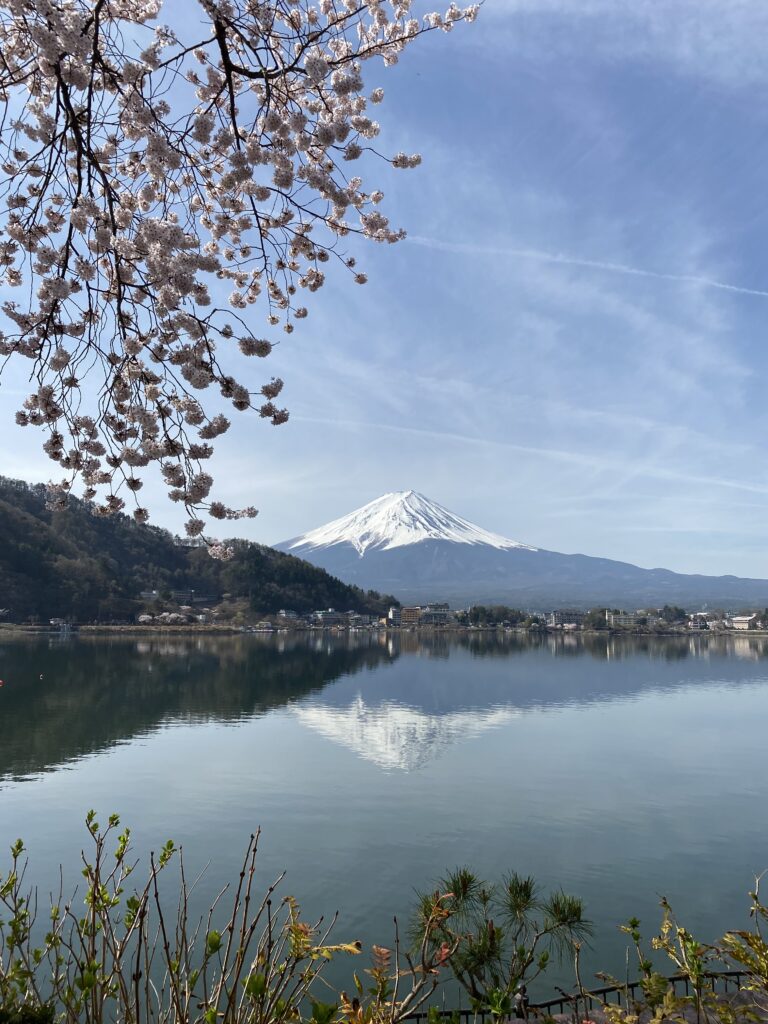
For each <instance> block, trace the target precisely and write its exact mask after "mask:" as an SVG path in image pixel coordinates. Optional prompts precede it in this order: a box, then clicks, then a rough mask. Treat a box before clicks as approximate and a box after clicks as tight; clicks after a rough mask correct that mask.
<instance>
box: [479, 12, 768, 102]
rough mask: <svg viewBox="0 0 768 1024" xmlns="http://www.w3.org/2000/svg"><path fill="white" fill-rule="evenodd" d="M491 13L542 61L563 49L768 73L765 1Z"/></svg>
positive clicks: (742, 79) (714, 70) (739, 77)
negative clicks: (505, 22)
mask: <svg viewBox="0 0 768 1024" xmlns="http://www.w3.org/2000/svg"><path fill="white" fill-rule="evenodd" d="M483 17H484V18H487V19H489V20H491V21H492V22H493V24H494V27H495V29H496V32H497V33H498V21H499V19H500V18H504V19H505V20H508V21H509V33H505V34H504V35H505V42H506V43H507V44H510V43H511V46H512V49H513V52H515V51H516V52H518V53H523V54H525V53H527V54H529V55H530V56H535V57H537V58H540V59H542V60H548V59H549V60H551V59H553V58H554V59H557V58H558V57H559V56H561V55H562V54H563V53H575V54H578V55H579V57H583V56H584V55H585V54H589V56H590V58H591V59H593V60H594V59H596V58H597V59H599V58H601V57H602V58H603V59H605V58H607V59H610V60H617V59H627V58H637V59H641V60H648V59H656V60H659V59H660V60H664V61H666V62H668V63H669V64H671V65H672V66H673V68H674V70H676V71H678V72H685V73H689V74H690V73H692V74H696V75H700V76H703V77H706V78H715V79H719V80H720V81H722V82H727V83H728V84H731V85H744V84H746V83H748V82H755V81H757V80H764V79H765V78H766V76H767V75H768V65H766V61H765V45H764V41H765V38H766V35H768V7H767V6H766V4H765V3H764V2H763V0H738V2H734V3H723V0H633V2H632V3H627V2H626V0H491V2H489V3H487V4H486V5H485V7H484V9H483ZM585 38H588V46H587V47H585V45H584V44H585Z"/></svg>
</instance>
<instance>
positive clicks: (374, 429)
mask: <svg viewBox="0 0 768 1024" xmlns="http://www.w3.org/2000/svg"><path fill="white" fill-rule="evenodd" d="M294 418H295V420H296V421H297V422H300V423H312V424H316V425H319V426H327V427H335V428H338V429H343V430H346V429H350V428H351V429H353V430H355V431H358V432H360V433H365V434H366V435H367V436H374V435H375V434H376V433H378V432H383V433H394V434H406V435H411V436H413V437H421V438H425V439H431V440H435V441H440V442H443V443H451V444H465V445H473V446H476V447H480V448H498V449H504V450H506V451H510V452H517V453H519V454H521V455H530V456H534V457H535V458H537V459H541V458H544V459H550V460H553V461H556V462H563V463H568V464H569V465H572V466H575V465H578V466H583V467H585V468H591V469H598V470H604V471H609V472H617V471H619V470H626V468H627V460H626V459H624V458H622V459H616V458H611V457H610V456H608V455H602V454H596V453H594V452H579V451H576V450H573V451H571V450H568V449H564V448H549V447H544V446H538V445H528V444H516V443H515V442H513V441H505V440H498V439H493V438H488V437H473V436H472V435H468V434H458V433H454V432H452V431H448V430H430V429H428V428H422V427H413V426H406V425H404V424H396V423H374V422H365V421H363V420H348V419H335V418H333V417H320V416H296V417H294ZM637 475H638V476H644V477H649V478H653V479H656V480H664V481H675V482H676V483H681V484H698V485H702V486H704V487H719V488H723V489H725V490H732V491H739V492H744V493H746V494H765V495H768V484H760V483H756V482H750V481H746V480H737V479H729V478H727V477H717V476H710V475H707V474H692V473H685V472H681V471H680V470H679V469H678V468H676V467H675V468H673V467H667V468H665V467H663V466H659V465H656V464H655V463H654V462H652V461H648V462H646V463H640V465H639V469H638V472H637Z"/></svg>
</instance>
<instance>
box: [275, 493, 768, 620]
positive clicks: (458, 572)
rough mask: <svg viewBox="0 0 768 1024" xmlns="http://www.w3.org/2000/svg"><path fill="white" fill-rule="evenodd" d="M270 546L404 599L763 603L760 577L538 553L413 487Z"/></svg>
mask: <svg viewBox="0 0 768 1024" xmlns="http://www.w3.org/2000/svg"><path fill="white" fill-rule="evenodd" d="M275 547H276V548H277V550H278V551H283V552H287V553H290V554H292V555H297V556H298V557H300V558H304V559H306V560H307V561H309V562H312V564H313V565H317V566H319V567H321V568H323V569H326V570H327V571H328V572H330V573H332V574H333V575H334V576H338V577H339V579H343V580H345V581H346V582H348V583H354V584H356V585H357V586H359V587H363V588H368V587H372V588H374V589H376V590H379V591H381V590H384V591H386V592H388V593H395V594H397V595H398V597H399V598H400V599H401V600H402V601H405V602H406V603H407V602H409V601H411V602H424V601H430V600H433V601H434V600H443V601H449V602H450V603H451V604H453V605H454V606H460V605H466V604H469V603H486V604H487V603H503V604H510V605H517V606H520V607H523V608H540V609H544V608H552V607H558V606H560V607H563V606H571V607H584V608H586V607H593V606H595V605H610V606H621V607H627V606H630V607H644V606H661V605H663V604H681V605H683V606H686V607H691V606H693V605H701V604H705V603H706V604H709V605H724V606H726V607H731V606H737V607H741V606H757V605H760V606H764V605H768V580H761V579H743V578H740V577H737V576H702V575H686V574H683V573H675V572H672V571H671V570H669V569H642V568H640V567H639V566H636V565H632V564H631V563H629V562H618V561H615V560H612V559H609V558H595V557H592V556H590V555H580V554H561V553H559V552H556V551H546V550H543V549H539V548H535V547H532V546H531V545H528V544H524V543H521V542H520V541H515V540H510V539H509V538H506V537H502V536H500V535H499V534H495V533H490V532H489V531H487V530H484V529H483V528H482V527H480V526H476V525H475V524H474V523H470V522H469V521H468V520H466V519H463V518H462V517H460V516H457V515H455V514H454V513H452V512H450V511H448V509H445V508H443V506H441V505H439V504H437V502H434V501H431V500H430V499H429V498H426V497H425V496H424V495H422V494H418V493H417V492H415V491H398V492H394V493H391V494H385V495H382V497H380V498H377V499H376V500H375V501H372V502H369V503H368V504H367V505H364V506H362V507H361V508H359V509H356V510H355V511H354V512H351V513H349V514H347V515H345V516H342V517H341V518H339V519H335V520H333V521H332V522H330V523H327V524H326V525H324V526H321V527H319V528H317V529H314V530H311V531H309V532H308V533H305V534H302V535H301V536H300V537H294V538H292V539H291V540H287V541H283V542H282V543H280V544H277V545H275Z"/></svg>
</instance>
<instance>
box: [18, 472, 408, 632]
mask: <svg viewBox="0 0 768 1024" xmlns="http://www.w3.org/2000/svg"><path fill="white" fill-rule="evenodd" d="M228 543H230V544H231V545H232V546H233V547H234V548H235V555H234V557H233V558H232V559H231V560H230V561H228V562H219V561H216V560H215V559H212V558H211V557H210V556H209V555H208V553H207V551H206V550H205V548H199V547H198V548H195V547H188V546H186V545H185V543H183V542H181V541H179V539H178V538H175V537H174V536H173V535H172V534H170V533H169V532H168V531H167V530H161V529H158V528H157V527H153V526H140V525H138V524H137V523H135V522H134V521H133V520H132V519H129V518H128V517H127V516H113V517H110V518H108V519H101V518H98V517H97V516H93V515H91V513H90V511H89V510H88V507H87V505H85V504H84V503H83V502H81V501H78V500H77V499H75V498H73V499H71V501H70V503H69V506H68V508H67V509H65V510H64V511H59V512H54V511H50V510H49V509H47V508H46V507H45V488H44V487H43V486H42V485H32V486H30V485H29V484H25V483H23V482H21V481H19V480H9V479H7V478H5V477H0V608H3V609H8V614H7V616H6V618H7V619H8V620H10V621H13V622H26V621H29V620H31V619H34V618H39V619H43V620H45V619H47V618H51V617H54V616H60V617H62V618H71V619H73V620H75V621H79V622H92V621H96V622H109V621H114V620H127V619H131V618H133V616H134V615H135V614H136V613H137V612H138V611H139V610H140V609H141V607H142V606H143V605H144V604H145V602H144V601H142V599H141V597H140V595H141V592H142V591H150V590H157V591H159V592H160V593H161V594H163V595H169V594H170V592H171V591H184V590H194V591H195V592H196V594H198V595H206V596H207V597H208V598H209V599H210V601H211V603H215V602H217V601H219V600H220V599H221V596H222V595H223V594H228V595H230V596H231V597H232V598H234V599H238V598H239V599H247V600H248V601H249V604H250V608H251V610H252V611H253V612H256V613H261V614H268V613H270V612H275V611H277V610H278V609H279V608H292V609H294V610H295V611H297V612H307V611H311V610H312V609H314V608H329V607H333V608H339V609H344V610H347V609H355V610H356V611H359V612H368V613H379V612H382V611H383V610H385V608H386V607H387V606H388V605H389V604H391V603H392V602H393V599H392V598H389V597H382V596H381V595H379V594H376V593H374V592H373V591H369V592H367V593H366V592H365V591H363V590H360V589H359V588H357V587H350V586H347V585H346V584H344V583H342V582H341V581H340V580H337V579H335V578H334V577H333V576H329V575H328V573H326V572H325V571H324V570H322V569H317V568H315V567H314V566H312V565H310V564H309V563H308V562H303V561H301V559H298V558H294V557H292V556H291V555H284V554H281V553H280V552H277V551H274V550H273V549H272V548H269V547H265V546H263V545H261V544H252V543H250V542H248V541H242V540H235V541H229V542H228Z"/></svg>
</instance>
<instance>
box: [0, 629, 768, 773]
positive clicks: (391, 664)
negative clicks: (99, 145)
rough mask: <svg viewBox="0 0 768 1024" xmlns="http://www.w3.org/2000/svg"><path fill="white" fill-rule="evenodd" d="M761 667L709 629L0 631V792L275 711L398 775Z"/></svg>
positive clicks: (735, 642)
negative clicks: (568, 716)
mask: <svg viewBox="0 0 768 1024" xmlns="http://www.w3.org/2000/svg"><path fill="white" fill-rule="evenodd" d="M767 658H768V640H766V638H764V637H748V636H739V637H718V636H715V635H713V636H702V637H693V636H691V637H688V636H680V637H674V638H655V637H650V636H648V637H627V638H620V637H612V636H609V635H602V636H584V637H578V636H575V635H570V634H569V635H566V636H555V635H551V634H550V635H549V636H541V635H536V634H531V635H521V634H517V635H515V634H513V635H508V636H504V635H501V634H500V635H496V634H492V635H488V634H469V635H466V634H465V635H460V636H458V637H448V636H443V635H436V636H418V635H416V634H402V635H400V636H387V635H386V634H383V633H382V634H376V633H373V634H370V633H359V634H354V633H350V634H348V635H342V636H334V635H332V634H329V633H327V632H325V633H322V632H319V633H315V634H311V635H310V634H298V635H286V636H282V635H281V636H277V637H263V638H262V637H257V636H246V637H240V636H237V637H214V636H202V637H199V638H197V639H194V640H192V639H187V638H162V637H159V636H148V637H146V638H142V639H135V638H133V639H129V638H127V637H126V638H123V637H121V638H120V639H118V638H116V637H112V638H109V639H91V640H88V639H86V638H85V637H83V638H81V639H80V640H70V641H66V642H64V643H61V642H59V641H56V642H55V643H53V644H49V642H48V641H47V640H38V639H32V638H30V639H24V640H22V639H19V640H18V641H16V640H11V639H6V638H5V637H3V638H0V665H2V673H1V674H2V677H3V684H4V685H3V687H2V689H0V724H2V735H3V742H2V744H0V784H1V783H2V779H3V778H8V777H14V776H15V777H19V776H24V775H28V774H30V773H37V772H45V771H48V770H50V769H52V768H55V767H56V766H58V765H61V764H62V763H66V762H68V761H76V760H78V759H80V758H82V757H84V756H87V755H89V754H92V753H96V752H98V751H102V750H107V749H109V748H110V747H113V746H115V745H117V744H120V743H126V742H128V743H129V742H131V741H133V740H134V739H135V738H136V737H141V736H146V735H148V734H150V733H152V732H155V731H156V730H159V729H163V728H166V727H173V726H175V725H184V726H190V725H192V726H194V725H195V724H198V723H199V724H203V723H208V722H220V723H225V724H229V725H235V724H237V723H241V722H247V721H250V720H253V719H255V718H259V717H262V716H264V715H268V714H269V713H271V712H273V711H275V712H278V713H279V712H280V711H281V710H282V709H284V708H286V707H287V708H289V709H290V711H289V712H288V713H292V714H295V715H296V716H297V718H298V719H299V720H300V721H301V722H303V723H304V724H305V725H306V726H307V727H309V728H311V729H313V730H316V731H317V733H318V734H320V735H322V736H324V737H326V738H327V739H330V740H332V741H333V742H337V743H340V744H342V745H344V746H346V747H348V748H349V749H351V750H353V751H355V752H356V753H358V754H359V755H360V756H361V757H363V758H366V759H367V760H369V761H371V762H373V763H375V764H377V765H380V766H382V767H385V768H390V769H392V768H399V769H401V770H406V771H407V770H411V769H414V768H418V767H421V766H423V765H426V764H427V763H428V762H430V761H432V760H434V759H435V758H437V757H438V756H440V755H441V753H442V752H443V751H445V750H447V749H448V748H450V747H451V746H453V745H454V744H456V743H457V742H460V741H461V740H472V739H473V738H477V737H479V736H480V735H481V734H483V733H485V732H487V731H488V730H490V729H492V728H494V727H496V726H501V725H505V724H508V723H510V722H511V721H512V720H517V719H524V716H525V715H526V714H528V713H530V712H532V711H534V712H537V713H540V712H548V711H550V710H555V709H557V708H558V707H561V706H562V705H564V704H588V703H599V702H607V701H614V700H633V699H637V697H638V696H639V695H640V694H641V693H642V692H643V691H644V690H648V689H652V688H653V689H659V688H662V689H673V688H680V687H683V686H686V685H688V684H690V683H696V684H698V685H701V684H702V683H704V684H706V683H716V684H718V685H733V684H738V683H741V682H743V681H744V680H745V678H746V679H750V678H762V677H763V675H764V672H763V669H762V667H761V663H763V664H764V663H765V661H766V659H767ZM747 661H752V662H753V663H754V664H753V665H750V666H749V667H747V665H746V662H747ZM519 724H520V727H522V728H524V727H525V722H524V720H523V721H521V722H520V723H519ZM516 727H517V726H516Z"/></svg>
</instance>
